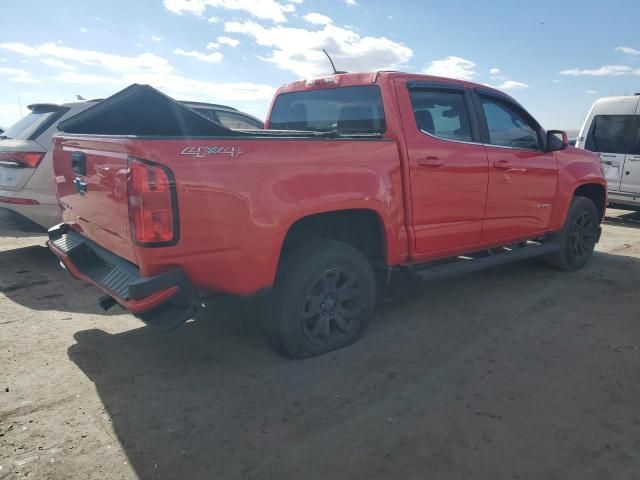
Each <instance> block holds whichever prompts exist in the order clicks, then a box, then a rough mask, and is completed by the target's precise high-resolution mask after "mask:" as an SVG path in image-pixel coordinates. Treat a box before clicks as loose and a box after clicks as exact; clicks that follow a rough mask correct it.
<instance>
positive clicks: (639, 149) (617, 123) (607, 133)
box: [584, 115, 640, 154]
mask: <svg viewBox="0 0 640 480" xmlns="http://www.w3.org/2000/svg"><path fill="white" fill-rule="evenodd" d="M639 127H640V117H637V116H635V115H596V116H595V117H593V122H592V123H591V128H589V133H588V134H587V140H586V141H585V145H584V148H585V149H586V150H591V151H592V152H602V153H621V154H625V153H640V143H639V141H638V134H639V132H638V130H639Z"/></svg>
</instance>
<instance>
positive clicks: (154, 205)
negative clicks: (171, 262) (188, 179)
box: [127, 158, 179, 247]
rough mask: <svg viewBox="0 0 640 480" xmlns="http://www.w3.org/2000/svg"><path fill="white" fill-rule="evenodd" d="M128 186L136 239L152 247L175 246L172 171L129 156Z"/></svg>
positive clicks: (131, 220)
mask: <svg viewBox="0 0 640 480" xmlns="http://www.w3.org/2000/svg"><path fill="white" fill-rule="evenodd" d="M127 188H128V196H129V221H130V223H131V235H132V237H133V239H134V240H135V242H136V243H137V244H138V245H142V246H153V247H160V246H169V245H175V244H176V243H177V241H178V234H179V223H178V209H177V195H176V187H175V183H174V180H173V174H172V173H171V170H169V169H168V168H167V167H165V166H163V165H158V164H156V163H153V162H148V161H146V160H140V159H137V158H130V159H129V174H128V177H127Z"/></svg>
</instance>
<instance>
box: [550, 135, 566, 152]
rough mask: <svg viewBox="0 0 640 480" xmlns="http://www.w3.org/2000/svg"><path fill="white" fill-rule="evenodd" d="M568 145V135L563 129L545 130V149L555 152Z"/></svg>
mask: <svg viewBox="0 0 640 480" xmlns="http://www.w3.org/2000/svg"><path fill="white" fill-rule="evenodd" d="M568 146H569V135H567V132H565V131H564V130H549V131H548V132H547V151H549V152H557V151H558V150H564V149H565V148H567V147H568Z"/></svg>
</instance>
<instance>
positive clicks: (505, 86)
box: [491, 80, 529, 90]
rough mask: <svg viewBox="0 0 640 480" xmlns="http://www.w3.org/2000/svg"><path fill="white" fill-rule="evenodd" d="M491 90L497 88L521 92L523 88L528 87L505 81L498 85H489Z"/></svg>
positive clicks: (513, 81) (512, 81) (520, 83)
mask: <svg viewBox="0 0 640 480" xmlns="http://www.w3.org/2000/svg"><path fill="white" fill-rule="evenodd" d="M491 86H492V87H493V88H497V89H498V90H522V89H524V88H529V85H527V84H526V83H522V82H516V81H515V80H505V81H503V82H502V83H501V84H499V85H491Z"/></svg>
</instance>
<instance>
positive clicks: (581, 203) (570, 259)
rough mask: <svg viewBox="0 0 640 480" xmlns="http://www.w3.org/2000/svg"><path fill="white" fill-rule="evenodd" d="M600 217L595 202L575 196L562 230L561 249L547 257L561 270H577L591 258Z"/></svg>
mask: <svg viewBox="0 0 640 480" xmlns="http://www.w3.org/2000/svg"><path fill="white" fill-rule="evenodd" d="M599 228H600V218H599V215H598V209H597V208H596V206H595V204H594V203H593V202H592V201H591V200H589V199H588V198H586V197H574V199H573V201H572V202H571V206H570V207H569V213H568V215H567V219H566V221H565V224H564V227H563V229H562V231H561V232H560V233H559V234H558V238H557V239H558V241H559V243H560V250H559V251H558V252H556V253H554V254H552V255H549V256H548V257H546V258H545V260H546V261H547V263H548V264H549V265H551V266H553V267H555V268H558V269H560V270H567V271H570V270H577V269H579V268H582V267H583V266H584V265H585V264H586V263H587V262H588V261H589V259H590V258H591V255H592V254H593V250H594V249H595V246H596V242H597V240H598V232H599Z"/></svg>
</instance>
